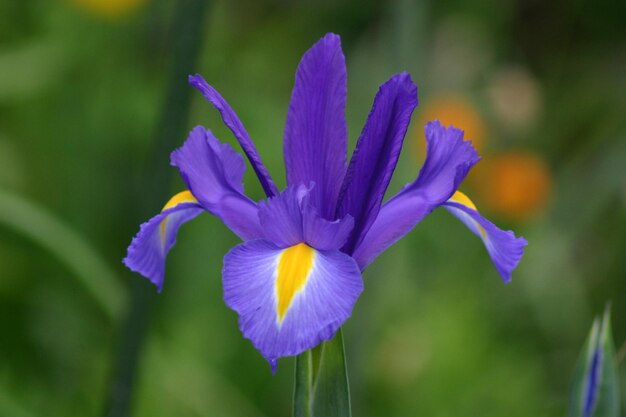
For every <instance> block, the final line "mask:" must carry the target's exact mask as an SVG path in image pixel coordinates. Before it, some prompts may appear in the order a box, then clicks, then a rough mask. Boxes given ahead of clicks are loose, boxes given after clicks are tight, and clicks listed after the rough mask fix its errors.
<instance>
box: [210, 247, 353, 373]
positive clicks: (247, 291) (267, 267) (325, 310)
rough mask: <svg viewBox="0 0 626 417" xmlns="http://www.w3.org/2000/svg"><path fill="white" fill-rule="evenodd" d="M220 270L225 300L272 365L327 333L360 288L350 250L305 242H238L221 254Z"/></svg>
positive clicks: (342, 318)
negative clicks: (324, 248) (315, 246)
mask: <svg viewBox="0 0 626 417" xmlns="http://www.w3.org/2000/svg"><path fill="white" fill-rule="evenodd" d="M303 264H304V265H303ZM222 275H223V279H224V301H225V302H226V305H228V307H230V308H231V309H233V310H234V311H236V312H237V314H238V315H239V328H240V329H241V331H242V333H243V335H244V337H246V338H247V339H250V340H251V341H252V344H253V345H254V347H255V348H257V349H258V350H259V351H260V352H261V354H262V355H263V356H264V357H265V359H267V361H268V362H269V363H270V364H271V365H272V367H275V365H276V360H277V359H279V358H281V357H284V356H293V355H298V354H300V353H302V352H304V351H306V350H309V349H311V348H313V347H315V346H317V345H318V344H320V343H321V342H323V341H325V340H329V339H331V338H332V337H333V336H334V335H335V333H336V332H337V330H338V329H339V327H341V325H342V324H343V323H344V322H345V321H346V320H347V319H348V317H350V315H351V314H352V307H353V306H354V303H355V302H356V300H357V298H358V297H359V295H360V294H361V291H362V290H363V281H362V278H361V274H360V272H359V268H358V267H357V265H356V263H355V262H354V260H353V259H352V258H351V257H350V256H348V255H346V254H344V253H341V252H339V251H319V250H315V249H313V248H311V247H308V246H307V245H305V244H299V245H297V246H294V247H290V248H285V249H281V248H279V247H277V246H276V245H274V244H273V243H271V242H268V241H266V240H255V241H251V242H246V243H243V244H241V245H238V246H236V247H235V248H233V249H232V250H231V251H230V252H229V253H228V254H227V255H226V257H225V258H224V270H223V271H222ZM281 283H282V284H283V285H282V286H281Z"/></svg>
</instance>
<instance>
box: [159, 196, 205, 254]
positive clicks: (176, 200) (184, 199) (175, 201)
mask: <svg viewBox="0 0 626 417" xmlns="http://www.w3.org/2000/svg"><path fill="white" fill-rule="evenodd" d="M197 202H198V200H196V197H194V196H193V194H191V191H189V190H185V191H181V192H180V193H178V194H176V195H175V196H174V197H172V198H170V199H169V201H168V202H167V203H166V204H165V206H163V209H162V210H161V212H164V211H165V210H168V209H171V208H172V207H176V206H177V205H179V204H182V203H197ZM168 217H169V216H168ZM168 217H166V218H164V219H163V220H162V221H161V224H160V228H159V236H160V238H161V244H162V245H165V230H166V227H167V219H168Z"/></svg>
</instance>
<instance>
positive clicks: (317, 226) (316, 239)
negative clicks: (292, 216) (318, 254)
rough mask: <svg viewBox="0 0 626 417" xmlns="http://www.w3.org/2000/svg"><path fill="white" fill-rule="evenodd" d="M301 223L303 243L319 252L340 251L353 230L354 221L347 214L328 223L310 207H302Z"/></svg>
mask: <svg viewBox="0 0 626 417" xmlns="http://www.w3.org/2000/svg"><path fill="white" fill-rule="evenodd" d="M302 221H303V224H302V229H303V233H304V241H305V242H306V243H307V244H309V245H310V246H312V247H314V248H315V249H320V250H339V249H341V248H342V247H343V245H344V244H345V243H346V241H347V240H348V237H349V236H350V232H352V229H353V228H354V219H353V218H352V217H351V216H350V215H349V214H348V215H346V216H345V217H343V218H342V219H337V220H333V221H330V220H326V219H325V218H323V217H321V216H320V215H319V214H318V213H317V210H316V209H315V207H313V206H312V205H308V206H306V207H304V209H303V213H302Z"/></svg>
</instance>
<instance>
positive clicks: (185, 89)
mask: <svg viewBox="0 0 626 417" xmlns="http://www.w3.org/2000/svg"><path fill="white" fill-rule="evenodd" d="M209 3H210V2H209V1H208V0H178V1H177V2H175V6H174V18H173V22H172V27H171V28H170V32H171V33H172V54H171V57H170V60H169V61H170V62H171V63H172V64H171V67H170V68H169V76H168V92H167V97H166V100H165V103H164V105H163V109H162V116H161V117H160V118H159V125H158V126H157V128H156V133H155V137H154V142H153V146H152V155H151V157H150V158H149V160H148V163H147V167H146V173H145V175H144V177H145V181H143V183H142V187H141V190H140V192H137V193H135V195H141V196H143V198H142V200H143V203H144V204H146V205H148V206H150V207H149V208H146V212H149V211H148V209H149V210H154V209H155V208H158V207H161V206H162V205H163V203H164V202H165V201H167V197H168V195H167V193H168V188H169V187H167V184H169V179H170V176H171V168H170V167H169V164H168V163H167V161H168V155H169V152H170V151H171V150H172V149H173V148H174V147H175V146H176V144H177V143H179V142H180V140H181V137H184V136H183V135H184V130H185V127H186V125H187V118H188V117H187V116H188V114H189V108H190V106H191V91H192V89H191V87H189V85H188V84H187V76H188V75H189V74H191V73H192V72H193V70H194V69H195V66H196V61H197V59H198V56H199V55H200V45H201V43H202V38H203V37H202V33H203V30H204V29H205V26H206V25H204V19H205V16H206V13H205V12H206V10H207V9H208V6H209ZM137 203H141V202H140V201H137ZM154 295H155V291H154V287H153V286H152V285H150V284H149V283H148V282H147V280H142V279H141V278H139V277H137V276H136V275H134V276H132V291H131V305H130V309H129V314H128V316H127V317H126V320H125V322H124V323H123V325H122V329H121V334H120V340H119V348H118V355H117V362H116V364H115V369H114V371H113V372H114V374H113V378H112V381H111V385H110V387H109V398H108V401H107V404H106V410H105V415H106V416H107V417H126V416H128V415H129V414H130V405H131V393H132V387H133V384H134V381H135V373H136V370H137V363H138V360H139V356H140V353H141V350H142V348H143V343H144V339H145V333H146V329H147V327H148V323H149V318H150V310H151V306H152V304H153V301H154Z"/></svg>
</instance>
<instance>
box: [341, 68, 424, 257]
mask: <svg viewBox="0 0 626 417" xmlns="http://www.w3.org/2000/svg"><path fill="white" fill-rule="evenodd" d="M415 106H417V87H416V86H415V84H413V81H412V80H411V77H410V76H409V75H408V74H407V73H402V74H398V75H395V76H394V77H392V78H391V79H390V80H389V81H387V82H386V83H385V84H383V85H382V86H381V87H380V89H379V90H378V94H376V98H375V99H374V105H373V107H372V110H371V111H370V114H369V116H368V118H367V122H366V123H365V127H364V128H363V132H362V133H361V136H360V137H359V140H358V142H357V145H356V149H355V150H354V154H353V155H352V159H351V161H350V166H349V167H348V171H347V173H346V177H345V179H344V182H343V185H342V188H341V193H340V195H339V202H338V210H337V214H338V216H336V217H339V218H340V217H344V216H345V215H346V214H349V215H350V216H352V217H353V218H354V229H353V231H352V234H351V236H350V237H349V238H348V241H347V242H346V244H345V246H344V249H343V251H344V252H346V253H352V252H353V250H354V249H355V248H356V247H357V246H358V244H359V243H360V242H361V240H362V239H363V237H364V236H365V234H366V233H367V231H368V230H369V228H370V227H371V225H372V223H373V222H374V220H375V219H376V216H377V215H378V212H379V210H380V205H381V202H382V199H383V197H384V195H385V191H386V190H387V186H388V185H389V181H390V180H391V176H392V174H393V171H394V170H395V168H396V163H397V162H398V156H399V155H400V150H401V149H402V143H403V141H404V135H405V134H406V130H407V128H408V126H409V122H410V120H411V114H412V113H413V110H414V109H415Z"/></svg>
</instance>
